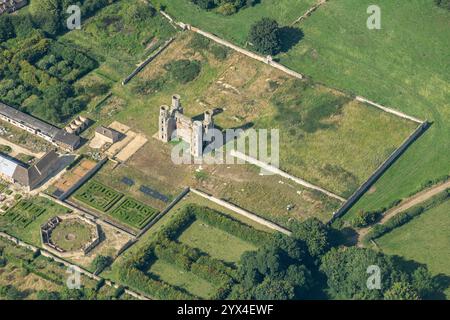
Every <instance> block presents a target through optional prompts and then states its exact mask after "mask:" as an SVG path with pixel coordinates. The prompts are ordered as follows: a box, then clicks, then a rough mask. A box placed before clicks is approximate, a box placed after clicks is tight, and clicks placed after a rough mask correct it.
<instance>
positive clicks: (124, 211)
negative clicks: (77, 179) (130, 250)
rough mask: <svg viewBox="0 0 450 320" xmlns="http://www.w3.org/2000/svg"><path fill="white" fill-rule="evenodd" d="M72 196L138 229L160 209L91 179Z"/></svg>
mask: <svg viewBox="0 0 450 320" xmlns="http://www.w3.org/2000/svg"><path fill="white" fill-rule="evenodd" d="M72 198H73V199H74V200H75V201H77V202H79V203H81V204H83V205H87V206H88V207H90V208H93V209H95V210H96V212H99V213H101V214H106V215H107V216H108V217H111V218H113V219H114V220H117V221H118V222H120V223H124V224H125V225H128V226H131V227H133V228H136V229H142V228H143V227H145V225H146V224H147V223H148V222H149V221H150V220H151V219H152V218H154V217H155V216H156V214H157V213H158V212H159V211H158V210H156V209H154V208H152V207H150V206H148V205H146V204H144V203H142V202H139V201H137V200H135V199H134V198H131V197H128V196H125V195H124V194H123V193H121V192H118V191H116V190H115V189H112V188H110V187H108V186H106V185H104V184H102V183H100V182H98V181H97V180H92V179H91V180H89V181H88V182H86V183H85V184H84V185H83V186H81V188H80V189H78V190H77V191H76V192H75V194H74V195H73V196H72Z"/></svg>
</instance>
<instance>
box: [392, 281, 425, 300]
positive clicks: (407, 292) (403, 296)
mask: <svg viewBox="0 0 450 320" xmlns="http://www.w3.org/2000/svg"><path fill="white" fill-rule="evenodd" d="M384 299H385V300H419V295H418V294H417V292H416V291H415V290H414V288H413V287H412V286H411V285H410V284H409V283H406V282H395V283H394V284H393V285H392V287H391V288H390V289H389V290H387V291H386V293H385V294H384Z"/></svg>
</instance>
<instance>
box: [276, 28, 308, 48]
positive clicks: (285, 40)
mask: <svg viewBox="0 0 450 320" xmlns="http://www.w3.org/2000/svg"><path fill="white" fill-rule="evenodd" d="M279 32H280V39H281V48H280V53H284V52H288V51H289V50H290V49H291V48H292V47H294V46H295V45H296V44H297V43H299V42H300V41H301V40H302V39H303V37H304V36H305V34H304V33H303V31H302V30H301V29H299V28H295V27H291V26H285V27H281V28H280V31H279Z"/></svg>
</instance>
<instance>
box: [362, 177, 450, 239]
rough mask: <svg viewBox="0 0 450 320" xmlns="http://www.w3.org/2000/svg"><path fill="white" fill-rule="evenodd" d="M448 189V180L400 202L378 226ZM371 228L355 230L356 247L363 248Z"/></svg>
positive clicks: (386, 214)
mask: <svg viewBox="0 0 450 320" xmlns="http://www.w3.org/2000/svg"><path fill="white" fill-rule="evenodd" d="M448 188H450V180H448V181H446V182H444V183H441V184H437V185H435V186H433V187H431V188H428V189H425V190H423V191H421V192H419V193H416V194H415V195H413V196H411V197H409V198H407V199H405V200H403V201H402V202H400V204H399V205H397V206H395V207H393V208H391V209H389V210H388V211H386V212H385V213H384V214H383V217H382V218H381V220H380V221H379V223H378V224H384V223H385V222H386V221H388V220H389V219H390V218H392V217H393V216H395V215H397V214H399V213H401V212H404V211H405V210H408V209H410V208H412V207H414V206H416V205H418V204H420V203H422V202H424V201H426V200H428V199H430V198H431V197H433V196H435V195H437V194H438V193H441V192H443V191H445V190H446V189H448ZM372 227H373V225H372V226H369V227H367V228H362V229H359V230H357V232H358V247H362V246H363V244H362V240H363V238H364V236H365V235H366V234H367V233H368V232H369V230H370V229H371V228H372Z"/></svg>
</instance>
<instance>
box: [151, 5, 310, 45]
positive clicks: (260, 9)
mask: <svg viewBox="0 0 450 320" xmlns="http://www.w3.org/2000/svg"><path fill="white" fill-rule="evenodd" d="M151 2H152V3H154V4H157V3H160V4H163V5H165V6H166V9H165V10H166V11H167V12H168V13H169V14H170V15H172V16H173V17H175V19H176V20H177V21H182V22H184V23H189V24H191V25H193V26H196V27H199V28H201V29H203V30H206V31H209V32H212V33H215V34H217V35H219V36H221V37H223V38H225V39H227V40H229V41H233V42H235V43H237V44H239V45H245V43H246V41H247V36H248V33H249V30H250V27H251V26H252V24H253V23H255V22H256V21H258V20H260V19H261V18H264V17H272V18H275V19H277V21H278V22H279V23H280V24H282V25H290V24H291V23H292V22H294V21H295V20H296V19H297V18H298V17H299V16H301V15H303V14H304V13H305V12H306V10H308V8H310V7H311V6H312V5H313V4H314V3H315V0H261V1H260V3H258V4H256V5H255V6H253V7H251V8H246V9H241V10H240V11H239V12H237V13H236V14H233V15H231V16H224V15H221V14H217V13H215V12H212V11H205V10H202V9H200V8H199V7H197V6H196V5H194V4H192V3H191V1H189V0H152V1H151Z"/></svg>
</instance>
